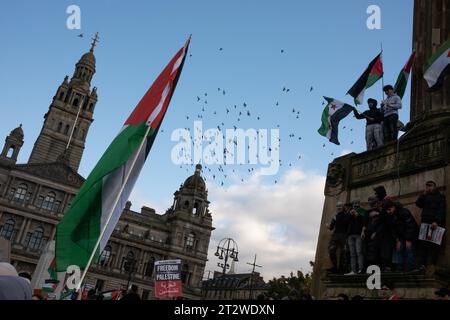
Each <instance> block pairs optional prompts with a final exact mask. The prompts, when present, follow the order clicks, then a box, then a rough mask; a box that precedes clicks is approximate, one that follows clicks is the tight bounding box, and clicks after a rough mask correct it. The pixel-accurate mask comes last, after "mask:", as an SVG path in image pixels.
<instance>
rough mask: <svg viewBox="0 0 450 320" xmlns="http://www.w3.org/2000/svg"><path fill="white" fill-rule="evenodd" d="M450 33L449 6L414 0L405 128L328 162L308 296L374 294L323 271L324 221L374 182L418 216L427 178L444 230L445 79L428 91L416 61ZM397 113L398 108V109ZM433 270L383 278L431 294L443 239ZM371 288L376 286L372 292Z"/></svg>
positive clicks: (449, 267) (444, 278) (448, 156)
mask: <svg viewBox="0 0 450 320" xmlns="http://www.w3.org/2000/svg"><path fill="white" fill-rule="evenodd" d="M449 36H450V8H449V5H448V1H446V0H435V1H427V0H415V1H414V17H413V41H412V50H414V51H416V60H415V62H414V65H413V70H412V73H413V74H412V79H411V107H410V110H411V113H410V122H409V123H408V124H407V126H406V130H407V131H406V133H405V134H404V135H403V136H402V137H401V138H400V139H399V143H396V142H392V143H388V144H386V145H384V146H382V147H380V148H377V149H375V150H371V151H366V152H362V153H360V154H355V153H351V154H348V155H345V156H342V157H339V158H336V159H334V161H333V162H332V163H330V164H329V167H328V173H327V180H326V184H325V191H324V193H325V203H324V207H323V214H322V221H321V226H320V231H319V239H318V243H317V250H316V260H315V265H314V275H313V294H314V295H315V296H316V297H318V298H324V297H333V296H336V295H337V294H339V293H346V294H348V295H357V294H359V295H362V296H366V297H376V296H377V294H376V293H375V292H373V291H371V290H368V289H367V287H366V280H367V276H366V275H358V276H338V275H334V276H330V275H327V273H326V269H327V268H329V267H331V262H330V260H329V257H328V249H327V247H328V243H329V240H330V237H331V232H330V231H329V230H328V229H327V228H326V223H327V222H329V221H330V220H331V217H332V216H333V214H334V212H335V207H336V203H337V202H338V201H342V202H349V201H351V200H355V199H359V200H361V203H362V205H363V206H365V207H368V204H367V198H368V197H369V196H371V195H373V194H374V191H373V188H374V187H376V186H378V185H384V186H385V188H386V190H387V193H388V195H392V196H396V197H397V199H398V200H399V201H400V202H401V203H402V204H403V205H404V206H405V207H407V208H408V209H410V210H411V212H412V213H413V215H414V217H415V219H416V221H417V222H420V210H419V208H417V207H416V206H415V201H416V199H417V197H418V196H419V194H421V193H422V192H423V190H424V188H425V182H426V181H428V180H434V181H435V182H436V183H437V186H438V188H439V190H440V191H441V192H443V193H444V194H445V196H446V199H447V219H446V221H447V222H446V223H447V225H446V230H449V229H450V211H449V210H450V165H449V163H450V77H447V78H446V79H445V80H444V84H443V87H442V88H441V89H440V90H438V91H435V92H429V91H428V90H427V84H426V82H425V80H424V79H423V70H422V67H423V65H424V63H425V61H426V60H427V59H428V58H429V57H430V56H431V54H432V53H434V52H435V51H436V49H437V48H438V47H439V46H440V45H441V44H442V43H443V42H444V41H445V40H447V39H449ZM400 112H401V111H400ZM443 242H444V243H443V248H441V249H442V250H441V253H440V257H439V260H438V264H437V265H436V268H435V272H434V273H428V274H425V275H406V274H383V275H382V281H383V279H384V280H386V281H388V282H389V283H390V284H391V286H393V287H394V288H395V293H396V294H397V295H398V296H400V297H402V298H416V299H417V298H433V297H434V291H435V290H436V289H437V288H440V287H444V286H448V285H449V283H450V237H449V236H448V235H447V236H446V237H445V238H444V241H443ZM375 291H376V290H375Z"/></svg>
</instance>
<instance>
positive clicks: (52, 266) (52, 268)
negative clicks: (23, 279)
mask: <svg viewBox="0 0 450 320" xmlns="http://www.w3.org/2000/svg"><path fill="white" fill-rule="evenodd" d="M47 271H48V273H49V274H50V279H53V280H58V273H57V272H56V260H55V259H53V260H52V262H51V263H50V266H49V267H48V269H47Z"/></svg>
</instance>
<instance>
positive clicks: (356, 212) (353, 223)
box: [346, 201, 365, 275]
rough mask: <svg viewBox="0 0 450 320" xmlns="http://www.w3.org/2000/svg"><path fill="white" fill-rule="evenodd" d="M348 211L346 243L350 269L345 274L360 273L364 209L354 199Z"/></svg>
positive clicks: (362, 263) (362, 264)
mask: <svg viewBox="0 0 450 320" xmlns="http://www.w3.org/2000/svg"><path fill="white" fill-rule="evenodd" d="M349 212H350V218H349V223H348V231H347V244H348V249H349V251H350V265H351V271H350V272H349V273H346V275H353V274H356V273H362V272H363V268H364V255H363V245H362V231H363V228H364V222H365V210H364V209H362V208H361V207H360V206H359V201H354V202H353V208H351V209H350V211H349Z"/></svg>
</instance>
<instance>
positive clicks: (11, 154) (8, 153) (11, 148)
mask: <svg viewBox="0 0 450 320" xmlns="http://www.w3.org/2000/svg"><path fill="white" fill-rule="evenodd" d="M14 148H15V147H14V146H10V147H9V149H8V152H7V153H6V157H7V158H12V156H13V154H14Z"/></svg>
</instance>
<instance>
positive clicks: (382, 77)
mask: <svg viewBox="0 0 450 320" xmlns="http://www.w3.org/2000/svg"><path fill="white" fill-rule="evenodd" d="M380 47H381V63H383V42H380ZM381 85H382V88H381V93H382V95H383V101H384V91H383V88H384V67H383V73H382V74H381Z"/></svg>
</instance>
